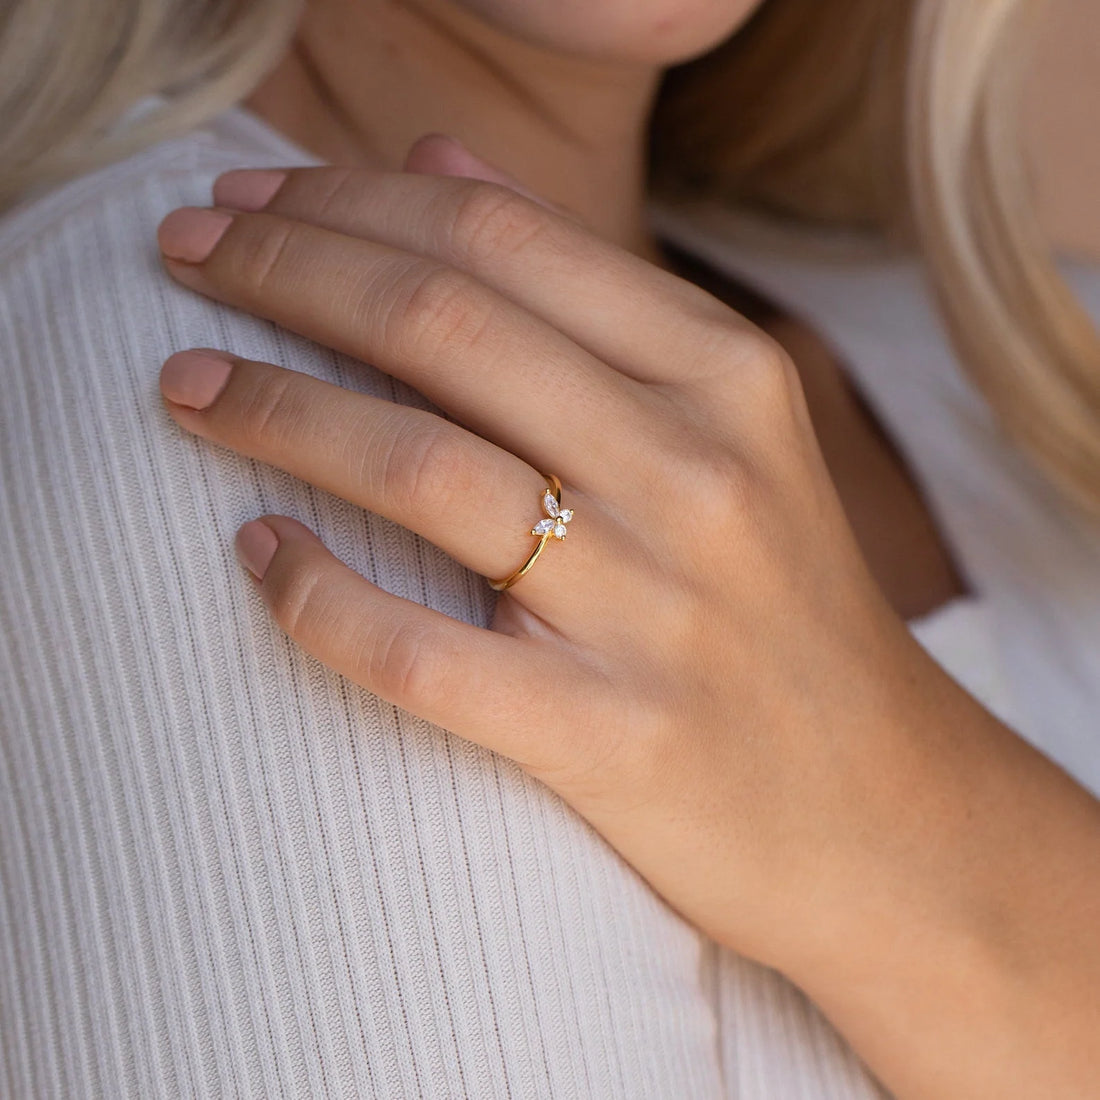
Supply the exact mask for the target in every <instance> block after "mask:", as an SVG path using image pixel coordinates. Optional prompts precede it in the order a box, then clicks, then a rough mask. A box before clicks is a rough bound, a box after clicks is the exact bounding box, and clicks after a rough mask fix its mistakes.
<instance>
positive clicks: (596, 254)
mask: <svg viewBox="0 0 1100 1100" xmlns="http://www.w3.org/2000/svg"><path fill="white" fill-rule="evenodd" d="M214 201H215V203H217V204H218V205H219V206H226V207H230V208H233V209H237V210H245V211H255V210H259V209H263V210H264V211H265V212H267V213H271V214H279V215H281V216H283V217H287V218H292V219H294V220H296V221H303V222H308V223H310V224H313V225H316V226H319V227H321V228H325V229H330V230H334V231H336V232H339V233H344V234H346V235H348V236H354V237H362V238H366V239H369V240H372V241H376V242H378V243H380V244H385V245H389V246H390V247H393V248H400V249H402V250H404V251H408V252H414V253H417V254H419V255H422V256H430V257H432V258H435V259H438V260H441V261H443V262H444V263H446V264H448V265H450V266H451V267H456V268H459V269H461V270H463V271H466V272H468V273H469V274H471V275H474V276H476V278H477V279H479V280H480V281H481V282H483V283H484V284H485V285H487V286H489V287H491V288H492V289H494V290H496V291H497V292H498V293H499V294H501V295H504V296H505V297H508V298H510V299H511V300H512V301H514V302H516V303H517V304H518V305H520V306H523V307H524V308H525V309H527V310H529V311H530V312H532V313H534V314H536V315H537V316H539V317H542V318H543V319H544V320H546V321H548V322H549V323H550V324H551V325H553V326H554V327H555V328H557V329H558V330H559V331H561V332H563V333H564V334H565V335H567V336H568V337H569V338H570V339H571V340H573V342H574V343H576V344H578V345H579V346H580V347H582V348H584V349H585V350H586V351H588V352H590V353H591V354H592V355H594V356H595V357H596V358H597V359H600V360H602V361H603V362H604V363H607V364H608V365H609V366H611V367H614V368H615V369H616V370H618V371H620V372H621V373H623V374H626V375H629V376H631V377H633V378H636V379H638V380H639V381H642V382H655V383H659V382H677V381H687V380H692V379H696V378H700V377H705V376H706V374H707V373H709V372H710V371H712V370H715V369H721V367H722V366H723V365H725V366H726V369H728V355H722V358H723V359H724V360H725V363H724V364H723V363H719V362H713V361H712V362H709V363H708V361H707V355H706V351H707V349H708V348H714V349H715V352H716V358H717V356H718V355H721V354H722V353H728V348H729V345H728V337H729V335H730V333H731V331H732V330H734V329H736V327H738V326H739V325H744V326H745V328H746V329H751V328H752V326H751V325H750V324H749V322H748V321H746V320H744V318H741V317H740V315H739V314H737V313H735V312H734V311H733V310H732V309H730V308H729V307H728V306H726V305H725V304H724V303H722V302H719V301H718V300H717V299H716V298H714V297H712V296H711V295H710V294H707V293H706V292H705V291H704V290H702V289H700V288H699V287H697V286H695V285H694V284H693V283H690V282H688V281H687V280H686V279H681V278H680V277H679V276H676V275H673V274H672V273H671V272H668V271H664V270H663V269H661V268H659V267H657V266H655V265H653V264H650V263H647V262H646V261H645V260H643V259H641V258H640V257H638V256H635V255H634V254H633V253H631V252H628V251H627V250H626V249H623V248H619V247H618V246H617V245H614V244H611V243H610V242H608V241H605V240H603V239H602V238H600V237H598V236H596V235H595V234H594V233H591V232H590V231H589V230H587V229H585V228H584V227H583V226H581V225H579V224H577V223H576V222H575V221H573V220H572V219H570V218H567V217H565V216H563V215H561V214H558V213H556V212H554V211H551V210H548V209H546V208H544V207H542V206H540V205H538V204H537V203H535V202H533V201H531V200H530V199H528V198H525V197H523V196H522V195H519V194H518V193H516V192H515V191H513V190H512V189H510V188H508V187H504V186H502V185H500V184H495V183H486V182H483V181H480V180H471V179H465V178H460V177H452V176H428V175H419V174H414V173H404V172H382V171H378V170H375V169H367V168H336V167H321V168H297V169H292V170H288V171H286V172H281V171H280V172H272V171H270V170H260V171H258V172H257V171H251V170H247V169H245V170H236V171H232V172H227V173H225V174H224V175H222V176H220V177H219V178H218V180H217V181H216V182H215V184H214ZM716 335H717V336H720V338H719V339H717V340H715V336H716ZM685 349H691V354H690V355H688V354H685Z"/></svg>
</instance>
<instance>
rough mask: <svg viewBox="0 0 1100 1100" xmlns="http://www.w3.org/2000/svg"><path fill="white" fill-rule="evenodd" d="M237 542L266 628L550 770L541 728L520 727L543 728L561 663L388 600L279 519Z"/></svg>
mask: <svg viewBox="0 0 1100 1100" xmlns="http://www.w3.org/2000/svg"><path fill="white" fill-rule="evenodd" d="M236 545H237V554H238V557H239V558H240V559H241V562H242V564H243V565H244V566H245V567H246V568H247V569H248V570H249V572H250V573H251V574H252V576H253V577H254V578H255V579H256V582H257V587H258V588H259V591H260V593H261V595H262V597H263V600H264V602H265V603H266V604H267V606H268V608H269V610H270V611H271V613H272V615H273V616H274V618H275V620H276V622H278V624H279V625H280V626H281V627H282V628H283V630H285V631H286V633H287V634H288V635H289V636H290V637H291V638H292V639H294V641H296V642H297V643H298V644H299V645H300V646H301V647H302V648H303V649H305V650H306V651H307V652H308V653H311V654H312V655H313V656H314V657H316V658H317V659H318V660H320V661H322V662H324V664H326V665H328V666H329V667H330V668H332V669H334V670H335V671H337V672H339V673H341V674H342V675H344V676H346V677H348V679H349V680H352V681H354V682H355V683H357V684H359V685H361V686H362V687H364V688H366V689H367V690H368V691H372V692H374V693H375V694H376V695H379V696H381V697H382V698H383V699H386V700H388V701H389V702H391V703H394V704H396V705H397V706H399V707H403V708H404V709H405V710H409V711H412V712H413V713H414V714H417V715H419V716H420V717H422V718H426V719H427V720H428V721H430V722H434V723H435V724H436V725H439V726H443V727H444V728H445V729H449V730H451V731H452V732H453V733H456V734H458V735H459V736H460V737H465V738H467V739H468V740H470V741H474V742H477V743H478V744H480V745H484V746H485V747H486V748H489V749H492V750H493V751H495V752H500V753H503V754H504V755H505V756H509V757H511V758H512V759H514V760H516V761H518V762H519V763H520V764H521V765H522V766H524V767H525V768H528V769H529V770H542V769H543V768H547V767H551V768H552V767H554V765H555V764H558V763H560V762H559V761H556V760H552V759H546V758H545V757H546V756H547V754H553V745H552V744H551V743H549V742H547V741H546V740H545V739H544V738H545V731H543V738H539V739H535V738H532V736H531V733H530V730H531V729H532V728H533V727H534V728H538V726H540V725H541V724H542V723H539V722H538V721H537V719H536V720H535V722H534V723H532V717H533V714H537V713H538V712H539V711H541V710H545V712H546V717H547V719H549V718H550V715H551V712H552V708H553V705H554V702H553V697H554V692H553V684H554V682H555V681H554V676H555V675H556V674H557V675H560V674H561V672H562V669H561V664H562V662H563V660H564V659H565V655H564V654H562V653H557V654H555V653H554V652H553V651H552V650H551V649H550V648H549V646H548V645H547V644H546V643H545V642H540V641H537V640H535V639H531V638H516V637H512V636H510V635H506V634H500V633H497V632H495V631H491V630H483V629H481V628H480V627H476V626H471V625H469V624H468V623H463V622H459V621H458V620H457V619H452V618H451V617H450V616H448V615H444V614H442V613H441V612H438V611H434V610H432V609H431V608H427V607H424V606H422V605H421V604H418V603H415V602H413V601H411V600H406V599H402V598H401V597H399V596H394V595H392V594H391V593H389V592H386V591H384V590H383V589H381V588H379V587H378V586H377V585H374V584H371V583H370V581H368V580H365V579H364V578H363V577H361V576H360V575H359V574H358V573H356V572H355V571H354V570H352V569H349V568H348V566H346V565H344V564H343V562H341V561H339V560H338V559H337V558H336V557H335V556H334V555H333V554H332V553H331V552H330V551H329V550H328V549H327V548H326V547H325V546H324V544H323V543H322V542H321V540H320V539H318V538H317V536H316V535H315V534H313V532H312V531H310V530H309V529H308V528H307V527H304V526H303V525H302V524H300V523H298V522H297V521H296V520H292V519H289V518H288V517H286V516H264V517H263V518H262V519H258V520H253V521H252V522H251V523H246V524H245V525H244V526H243V527H242V528H241V529H240V531H238V533H237V543H236ZM532 755H535V756H536V758H531V757H532Z"/></svg>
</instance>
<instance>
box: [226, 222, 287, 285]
mask: <svg viewBox="0 0 1100 1100" xmlns="http://www.w3.org/2000/svg"><path fill="white" fill-rule="evenodd" d="M255 217H256V218H257V221H256V223H255V229H254V231H253V232H251V233H248V234H247V235H245V236H244V237H243V239H242V240H241V243H240V248H239V250H238V253H237V276H238V278H239V279H240V284H241V288H242V289H243V291H244V292H245V294H247V295H248V296H249V298H256V299H258V298H260V297H261V295H263V294H264V292H265V291H266V290H267V289H268V287H269V286H270V285H271V283H272V281H273V280H276V279H278V278H279V277H280V276H281V275H282V272H283V269H284V265H285V261H286V259H287V256H288V253H289V250H290V247H291V243H292V241H293V239H294V233H295V230H294V225H293V223H286V222H282V221H279V220H277V219H274V218H271V219H268V218H264V217H262V216H260V215H256V216H255Z"/></svg>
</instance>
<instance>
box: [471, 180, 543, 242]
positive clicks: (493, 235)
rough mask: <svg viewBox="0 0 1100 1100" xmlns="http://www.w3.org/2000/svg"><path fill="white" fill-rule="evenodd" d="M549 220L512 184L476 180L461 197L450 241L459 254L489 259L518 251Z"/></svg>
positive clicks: (537, 233) (541, 230) (535, 235)
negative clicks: (501, 184)
mask: <svg viewBox="0 0 1100 1100" xmlns="http://www.w3.org/2000/svg"><path fill="white" fill-rule="evenodd" d="M548 224H549V222H548V220H547V218H546V216H545V213H544V212H543V211H542V210H541V209H540V208H539V207H537V206H536V205H535V204H534V203H532V202H530V201H528V200H526V199H524V198H523V197H522V196H521V195H518V194H517V193H516V192H515V191H512V190H511V189H510V188H507V187H503V186H500V185H499V184H492V183H480V182H479V183H474V184H472V185H471V186H470V187H469V189H468V190H467V191H466V193H465V194H464V195H463V197H462V198H461V199H460V200H459V203H458V206H457V209H456V211H455V214H454V217H453V221H452V223H451V232H450V244H451V247H452V248H453V250H454V252H455V253H456V255H458V256H459V257H464V258H466V259H470V260H474V261H488V260H492V259H493V258H494V257H500V256H502V255H508V254H510V253H513V252H517V251H519V250H520V249H522V248H523V247H524V246H525V245H527V244H528V243H529V242H530V241H531V240H532V239H534V238H535V237H537V236H538V235H539V234H540V233H541V232H543V230H544V229H545V228H546V227H547V225H548Z"/></svg>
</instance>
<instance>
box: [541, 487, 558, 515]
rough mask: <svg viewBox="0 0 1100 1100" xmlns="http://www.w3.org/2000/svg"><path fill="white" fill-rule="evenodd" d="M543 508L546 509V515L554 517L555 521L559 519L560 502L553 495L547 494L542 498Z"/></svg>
mask: <svg viewBox="0 0 1100 1100" xmlns="http://www.w3.org/2000/svg"><path fill="white" fill-rule="evenodd" d="M542 506H543V507H544V508H545V509H546V514H547V515H549V516H553V517H554V519H557V517H558V502H557V501H556V500H555V499H554V494H553V493H547V494H546V495H545V496H544V497H543V498H542Z"/></svg>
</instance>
